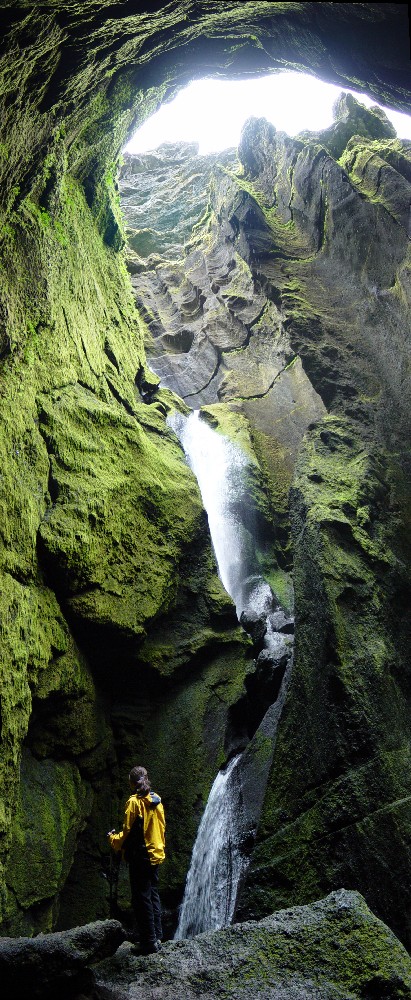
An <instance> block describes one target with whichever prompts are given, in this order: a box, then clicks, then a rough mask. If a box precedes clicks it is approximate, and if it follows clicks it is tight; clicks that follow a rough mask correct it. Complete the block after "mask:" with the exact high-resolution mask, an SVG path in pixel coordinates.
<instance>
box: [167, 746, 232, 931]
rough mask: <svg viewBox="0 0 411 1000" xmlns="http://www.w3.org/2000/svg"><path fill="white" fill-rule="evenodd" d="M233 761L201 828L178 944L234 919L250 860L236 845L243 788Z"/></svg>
mask: <svg viewBox="0 0 411 1000" xmlns="http://www.w3.org/2000/svg"><path fill="white" fill-rule="evenodd" d="M240 760H241V755H240V756H238V757H234V758H233V759H232V760H231V761H230V763H229V765H228V767H227V768H226V770H225V771H219V773H218V774H217V777H216V779H215V781H214V784H213V787H212V789H211V792H210V795H209V797H208V802H207V805H206V808H205V811H204V814H203V818H202V820H201V823H200V826H199V828H198V833H197V838H196V842H195V844H194V848H193V853H192V857H191V865H190V870H189V873H188V876H187V882H186V889H185V893H184V899H183V903H182V906H181V910H180V919H179V924H178V928H177V932H176V935H175V937H176V940H181V939H182V938H187V937H194V935H195V934H200V933H201V932H202V931H207V930H218V929H219V928H220V927H227V926H228V925H229V924H230V923H231V921H232V919H233V915H234V908H235V902H236V897H237V889H238V883H239V880H240V876H241V873H242V871H243V869H244V866H245V858H244V856H243V855H242V854H241V851H240V849H239V845H238V843H237V839H238V838H237V830H238V820H239V810H240V809H241V784H240V782H239V780H238V773H237V772H238V765H239V761H240Z"/></svg>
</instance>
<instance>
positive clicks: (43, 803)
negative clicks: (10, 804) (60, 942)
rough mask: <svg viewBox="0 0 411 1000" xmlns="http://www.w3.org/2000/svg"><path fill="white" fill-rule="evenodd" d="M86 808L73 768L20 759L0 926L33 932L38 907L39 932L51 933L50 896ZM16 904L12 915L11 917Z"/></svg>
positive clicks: (62, 874) (56, 889)
mask: <svg viewBox="0 0 411 1000" xmlns="http://www.w3.org/2000/svg"><path fill="white" fill-rule="evenodd" d="M89 808H90V792H89V791H87V789H86V787H85V786H84V784H83V783H82V782H81V779H80V775H79V772H78V770H77V768H76V767H74V766H73V765H72V764H68V763H56V762H54V761H52V760H48V761H43V762H39V761H36V760H35V759H34V758H33V757H31V755H30V754H25V755H24V757H23V760H22V765H21V779H20V798H19V801H18V804H17V808H16V812H15V817H14V822H13V828H12V835H13V846H12V850H11V854H10V858H9V864H8V871H7V885H8V890H9V904H8V907H7V909H6V914H5V924H4V926H5V927H6V928H7V929H11V928H12V931H13V933H20V934H30V932H31V931H32V929H33V927H34V928H35V929H36V930H38V923H37V921H36V920H35V921H34V922H32V921H31V919H30V909H31V907H33V906H35V907H37V908H38V907H39V906H40V905H41V909H42V924H41V929H42V930H43V931H47V930H51V928H52V926H53V917H54V913H53V908H54V905H55V897H56V896H57V893H58V892H59V890H60V889H61V887H62V885H63V884H64V881H65V879H66V878H67V875H68V872H69V869H70V866H71V863H72V860H73V855H74V849H75V844H76V838H77V835H78V832H79V830H80V829H81V826H82V823H83V820H84V815H85V814H86V813H87V812H88V810H89ZM28 874H29V877H28ZM16 904H17V907H18V910H17V913H16V912H13V910H14V907H15V906H16ZM17 907H16V908H17Z"/></svg>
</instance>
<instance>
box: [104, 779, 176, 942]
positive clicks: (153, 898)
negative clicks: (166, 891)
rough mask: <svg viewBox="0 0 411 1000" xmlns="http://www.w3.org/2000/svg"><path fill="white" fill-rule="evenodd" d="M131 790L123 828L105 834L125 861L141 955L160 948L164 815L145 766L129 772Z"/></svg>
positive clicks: (159, 799)
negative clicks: (159, 887)
mask: <svg viewBox="0 0 411 1000" xmlns="http://www.w3.org/2000/svg"><path fill="white" fill-rule="evenodd" d="M129 782H130V788H131V790H132V794H131V795H130V798H129V799H128V800H127V802H126V809H125V816H124V823H123V829H122V831H121V832H120V833H115V831H114V830H111V831H110V833H109V834H108V838H109V840H110V844H111V847H112V848H113V850H114V851H122V854H123V857H124V858H125V860H126V861H127V862H128V865H129V875H130V886H131V901H132V906H133V911H134V915H135V918H136V923H137V927H138V930H139V935H140V949H141V952H142V953H143V954H145V955H150V954H151V953H152V952H155V951H159V949H160V948H161V938H162V936H163V934H162V926H161V903H160V897H159V894H158V872H159V865H160V864H161V863H162V861H164V858H165V828H166V823H165V817H164V808H163V804H162V801H161V798H160V796H159V795H157V793H156V792H152V791H151V786H150V781H149V778H148V774H147V771H146V769H145V767H133V768H132V770H131V771H130V774H129Z"/></svg>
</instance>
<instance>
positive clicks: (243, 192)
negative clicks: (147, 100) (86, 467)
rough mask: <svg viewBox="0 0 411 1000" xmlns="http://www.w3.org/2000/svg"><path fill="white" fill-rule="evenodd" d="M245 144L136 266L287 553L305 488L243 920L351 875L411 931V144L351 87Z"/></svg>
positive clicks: (149, 301)
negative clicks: (318, 128)
mask: <svg viewBox="0 0 411 1000" xmlns="http://www.w3.org/2000/svg"><path fill="white" fill-rule="evenodd" d="M158 156H159V159H161V162H162V178H163V184H164V185H165V184H166V183H167V177H168V169H170V170H171V171H172V170H173V169H174V167H173V163H174V160H173V157H174V152H173V151H171V155H170V161H171V164H170V167H169V168H168V166H167V151H166V149H165V148H163V150H162V151H161V153H159V154H158ZM185 156H186V160H184V156H183V149H182V148H181V149H180V157H181V159H182V160H183V161H184V163H185V168H184V169H185V178H186V177H187V175H188V172H189V162H191V173H192V175H195V173H196V170H197V169H198V163H197V160H196V158H195V157H194V158H193V157H192V150H191V149H190V148H186V150H185ZM336 157H338V158H339V159H336ZM190 158H191V160H190ZM239 158H240V162H237V161H236V160H235V159H234V157H231V158H227V159H226V162H225V164H221V165H220V164H219V163H218V161H217V158H216V162H215V164H214V170H213V173H212V178H211V188H210V197H209V202H208V204H207V206H206V208H205V211H204V213H203V217H202V219H201V220H200V221H199V222H198V224H197V225H196V226H195V228H194V230H193V234H192V237H191V240H189V241H187V240H186V242H185V247H184V257H183V258H182V260H181V261H180V262H178V261H176V260H174V261H172V262H171V263H170V262H168V260H167V248H166V247H165V249H164V250H163V253H164V254H165V256H163V258H162V259H159V258H158V257H157V258H153V257H152V256H150V255H146V256H145V257H144V256H141V258H140V263H139V268H138V272H137V273H134V275H133V278H132V282H133V287H134V291H135V294H136V298H137V302H138V304H139V308H140V311H141V312H142V315H143V316H144V318H145V321H146V324H147V327H148V334H147V335H146V341H147V346H148V352H149V355H150V363H151V364H152V365H153V367H154V368H155V370H156V371H157V374H158V375H159V376H160V377H161V380H162V384H165V385H167V386H168V387H169V388H170V389H173V390H176V391H178V392H180V393H182V395H183V396H184V398H185V400H186V401H187V402H189V403H190V404H191V405H200V404H202V403H203V404H206V405H205V407H204V414H205V416H206V417H208V418H209V419H215V420H216V421H218V420H219V421H220V423H221V426H223V425H224V418H223V416H222V414H223V413H226V414H227V411H228V414H231V416H229V417H227V415H226V417H225V420H226V426H228V427H231V430H232V433H234V430H233V428H235V426H236V421H239V420H240V419H244V417H245V418H246V419H247V421H248V426H249V431H250V436H251V441H252V442H253V445H254V448H255V451H256V452H257V454H258V456H259V458H260V460H261V466H262V469H263V470H264V482H265V488H266V491H267V493H268V495H269V497H270V505H271V510H272V511H275V514H274V515H273V523H274V525H275V529H276V530H275V534H276V540H275V542H274V544H273V549H272V551H271V556H272V557H273V551H274V552H275V554H276V558H277V561H278V562H277V567H281V566H283V567H285V568H289V562H287V558H288V559H289V555H288V557H287V553H289V544H288V546H287V539H288V543H289V533H288V534H287V518H286V516H285V511H286V510H287V509H288V502H289V499H288V493H289V486H290V481H291V482H292V485H291V493H290V512H291V525H292V532H291V533H292V537H293V550H294V564H293V580H294V586H295V598H296V666H295V671H294V676H293V679H292V682H291V688H290V691H289V694H288V697H287V701H286V705H285V712H284V716H283V718H282V720H281V722H280V726H279V730H278V736H277V749H276V753H275V756H274V761H273V765H272V777H271V787H270V791H269V793H268V795H267V799H266V805H265V808H264V810H263V817H262V823H261V826H260V830H259V834H258V843H257V847H256V850H255V852H254V855H253V862H252V865H251V869H250V875H249V880H248V883H247V884H246V886H245V887H244V888H243V893H242V899H241V902H240V910H239V913H240V914H241V915H249V914H250V913H251V914H252V915H253V916H256V915H260V914H261V913H264V912H267V911H268V910H270V909H271V908H276V907H278V906H279V905H284V904H285V902H286V901H288V900H289V899H290V898H291V899H292V900H293V902H301V901H305V900H306V899H307V898H311V899H314V898H317V897H318V896H319V895H321V894H322V893H323V892H324V891H327V890H328V889H330V888H334V887H337V886H338V885H340V884H346V885H349V886H353V887H356V888H360V889H361V891H362V892H363V893H364V894H365V896H366V898H367V900H368V902H369V903H370V905H372V906H373V908H374V909H375V910H376V912H377V913H379V914H380V915H381V916H383V917H384V919H386V920H388V921H389V923H390V924H391V926H393V927H394V928H395V929H396V931H397V932H398V933H400V934H401V935H402V937H403V938H404V939H406V940H408V935H409V926H408V917H407V914H408V912H409V900H408V888H407V887H408V885H409V866H410V860H411V858H410V846H411V845H410V838H409V833H408V830H409V801H410V799H409V796H410V782H409V777H408V773H409V766H408V761H409V739H410V729H409V710H408V706H409V699H410V677H409V666H408V653H407V650H408V648H409V641H410V635H409V623H408V620H407V617H406V614H405V609H406V607H407V605H408V602H409V595H410V575H409V505H408V499H407V495H408V494H407V490H408V488H407V481H408V477H409V430H410V426H409V412H410V409H409V404H410V385H409V376H408V372H409V339H408V330H409V322H410V299H409V289H408V283H409V268H410V244H409V203H410V196H411V187H410V177H411V174H410V164H411V159H410V144H409V143H406V142H403V143H402V142H401V141H399V140H398V139H396V138H395V136H394V135H393V129H392V126H391V125H390V123H389V122H388V121H387V119H386V118H385V116H384V115H383V114H382V113H381V112H379V111H378V109H372V110H370V111H367V110H366V109H365V108H364V107H362V106H361V105H359V104H358V102H356V101H355V100H354V99H353V98H351V97H350V96H348V95H342V96H341V98H340V100H339V102H338V104H337V107H336V121H335V124H334V125H333V126H332V127H331V128H330V129H328V130H326V131H325V132H324V133H320V134H318V135H310V134H308V133H307V134H304V135H303V136H301V137H299V138H297V139H295V140H291V139H289V138H288V137H287V136H286V135H282V134H277V133H276V132H275V129H274V128H273V127H272V126H271V125H269V124H268V123H267V122H264V121H259V120H257V119H255V120H251V121H250V122H249V123H248V124H247V126H246V128H245V130H244V133H243V137H242V140H241V144H240V149H239ZM156 169H157V170H158V163H157V164H156ZM150 170H152V163H151V161H150V154H147V175H146V176H147V178H148V175H149V174H150ZM151 176H152V178H153V174H151ZM129 177H130V167H129V166H128V167H127V178H128V179H127V183H129ZM153 180H154V178H153ZM122 183H123V182H122ZM146 183H148V179H147V180H146ZM158 186H159V185H158V181H157V180H156V184H155V188H156V190H157V192H158ZM129 199H131V195H130V193H129ZM168 208H169V212H170V217H171V218H172V215H173V203H172V198H170V199H169V201H168ZM125 211H126V216H127V213H128V206H127V205H126V206H125ZM155 219H156V213H155V212H154V213H153V214H152V220H153V225H155ZM163 221H164V220H163ZM163 239H164V237H163ZM210 359H211V360H210ZM196 386H197V387H198V389H197V391H196V392H195V393H193V391H192V389H193V387H196ZM210 404H211V405H210ZM282 513H284V516H283V518H281V514H282ZM282 532H283V535H282ZM281 543H282V544H281ZM387 868H388V874H387ZM267 873H269V878H268V879H267ZM392 880H394V884H395V886H397V887H398V886H402V887H403V888H402V890H401V891H400V892H398V889H397V888H396V889H393V884H392ZM246 882H247V880H246Z"/></svg>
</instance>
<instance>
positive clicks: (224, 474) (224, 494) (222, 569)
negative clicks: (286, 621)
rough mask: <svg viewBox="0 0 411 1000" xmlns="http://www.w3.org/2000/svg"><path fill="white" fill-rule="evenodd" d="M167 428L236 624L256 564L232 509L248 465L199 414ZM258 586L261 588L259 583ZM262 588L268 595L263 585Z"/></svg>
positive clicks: (175, 419) (177, 417)
mask: <svg viewBox="0 0 411 1000" xmlns="http://www.w3.org/2000/svg"><path fill="white" fill-rule="evenodd" d="M168 423H169V424H170V426H171V427H172V428H173V430H174V431H175V433H176V434H177V436H178V438H179V439H180V441H181V444H182V446H183V448H184V451H185V454H186V457H187V460H188V462H189V465H190V466H191V468H192V470H193V472H194V475H195V476H196V478H197V482H198V485H199V487H200V492H201V497H202V500H203V504H204V508H205V510H206V511H207V515H208V523H209V527H210V535H211V540H212V543H213V548H214V552H215V556H216V560H217V565H218V572H219V576H220V579H221V582H222V584H223V586H224V587H225V589H226V591H227V593H228V594H230V597H231V598H232V600H233V601H234V603H235V606H236V611H237V617H238V618H239V617H240V614H241V612H242V610H243V609H244V606H245V603H246V601H247V603H249V600H248V595H247V586H246V581H247V579H248V578H249V575H250V567H252V566H253V562H254V559H253V556H254V545H253V541H252V538H251V535H250V533H249V531H247V529H246V528H245V526H244V524H243V523H242V522H241V520H240V519H239V517H238V515H237V516H236V505H237V506H238V504H239V503H240V502H241V501H244V479H245V475H244V474H245V471H246V469H247V467H248V465H249V459H248V458H247V455H245V453H244V452H243V451H242V450H241V448H238V447H237V445H235V444H234V443H233V442H232V441H230V439H229V438H227V437H225V436H223V435H222V434H219V433H218V432H217V431H214V430H213V429H212V428H211V427H210V426H209V425H208V424H207V422H206V421H205V420H201V419H200V415H199V410H194V411H193V413H191V414H190V416H189V417H184V416H182V414H181V413H177V412H175V413H173V414H172V416H171V417H169V418H168ZM258 584H259V586H261V584H263V581H262V579H261V577H259V578H258ZM265 587H266V588H267V591H269V587H268V586H267V584H265ZM270 593H271V591H270Z"/></svg>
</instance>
